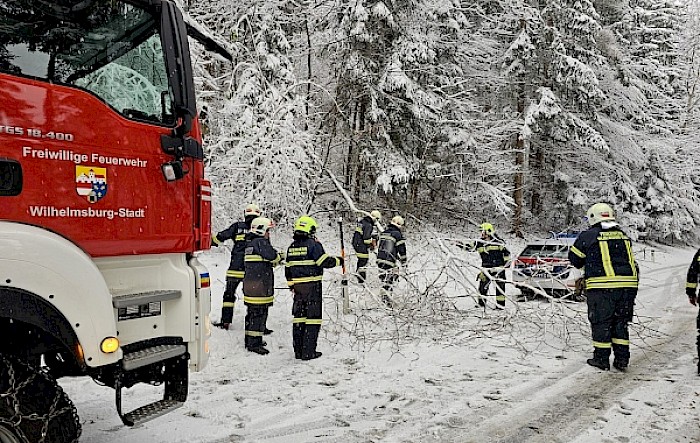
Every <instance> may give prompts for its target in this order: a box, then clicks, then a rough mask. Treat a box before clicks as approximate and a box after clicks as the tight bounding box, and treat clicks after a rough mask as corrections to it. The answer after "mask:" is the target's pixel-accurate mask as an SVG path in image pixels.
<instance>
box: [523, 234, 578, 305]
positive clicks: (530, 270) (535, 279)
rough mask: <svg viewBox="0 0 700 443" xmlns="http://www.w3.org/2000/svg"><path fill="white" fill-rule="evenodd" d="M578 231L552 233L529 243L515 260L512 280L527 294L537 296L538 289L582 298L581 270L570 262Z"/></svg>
mask: <svg viewBox="0 0 700 443" xmlns="http://www.w3.org/2000/svg"><path fill="white" fill-rule="evenodd" d="M577 236H578V233H559V234H552V236H551V237H550V238H547V239H544V240H538V241H534V242H532V243H530V244H528V245H527V246H526V247H525V249H523V251H522V252H521V253H520V254H519V255H518V256H517V258H516V259H515V260H514V264H513V283H515V285H516V286H517V287H518V288H520V291H521V293H522V295H523V296H524V297H526V298H534V296H535V290H541V291H544V292H545V293H547V294H549V295H551V296H553V297H565V298H568V299H571V300H576V301H582V300H583V298H582V296H581V295H580V294H579V293H577V292H576V281H577V280H578V279H579V278H580V277H581V276H582V275H583V274H582V272H581V271H580V270H578V269H576V268H574V267H573V266H571V264H570V263H569V259H568V256H569V249H571V246H572V245H573V244H574V241H576V237H577Z"/></svg>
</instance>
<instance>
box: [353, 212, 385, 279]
mask: <svg viewBox="0 0 700 443" xmlns="http://www.w3.org/2000/svg"><path fill="white" fill-rule="evenodd" d="M381 218H382V214H381V213H380V212H379V211H376V210H375V211H372V212H370V214H369V215H367V216H365V217H362V218H361V219H359V220H358V221H357V227H356V228H355V233H354V234H353V236H352V247H353V248H354V249H355V255H357V281H359V282H360V283H364V282H365V280H366V279H367V268H366V266H367V262H368V261H369V251H370V250H372V251H373V250H374V249H375V247H376V240H374V239H373V238H372V231H373V230H374V224H375V223H376V222H377V221H380V220H381Z"/></svg>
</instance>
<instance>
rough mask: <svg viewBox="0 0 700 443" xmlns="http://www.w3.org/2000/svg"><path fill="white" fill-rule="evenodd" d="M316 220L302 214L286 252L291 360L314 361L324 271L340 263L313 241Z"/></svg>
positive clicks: (340, 259)
mask: <svg viewBox="0 0 700 443" xmlns="http://www.w3.org/2000/svg"><path fill="white" fill-rule="evenodd" d="M317 227H318V224H317V223H316V220H314V219H313V218H312V217H309V216H308V215H303V216H301V217H299V218H298V219H297V221H296V222H295V223H294V234H293V242H292V244H291V245H290V246H289V248H288V249H287V255H286V263H285V269H284V273H285V276H286V278H287V284H288V285H289V288H290V289H291V290H292V292H293V293H294V303H293V304H292V317H293V320H292V344H293V346H294V357H295V358H297V359H301V360H313V359H315V358H318V357H320V356H321V355H322V353H321V352H318V351H317V350H316V344H317V342H318V333H319V332H320V330H321V321H322V320H321V319H322V317H323V316H322V314H323V270H324V269H326V268H334V267H336V266H341V265H342V264H343V259H342V258H341V257H333V256H330V255H328V254H326V251H325V250H324V249H323V245H321V242H319V241H318V240H316V229H317Z"/></svg>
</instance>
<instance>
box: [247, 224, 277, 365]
mask: <svg viewBox="0 0 700 443" xmlns="http://www.w3.org/2000/svg"><path fill="white" fill-rule="evenodd" d="M272 226H273V224H272V220H270V219H269V218H265V217H258V218H256V219H254V220H253V221H252V222H251V223H250V234H249V237H248V238H249V241H248V246H246V248H245V276H244V277H243V302H244V303H245V305H246V307H247V312H246V316H245V348H246V349H247V350H248V351H250V352H255V353H257V354H260V355H266V354H268V353H269V352H270V351H268V350H267V349H266V348H265V344H266V343H265V342H264V341H263V339H262V336H263V334H264V332H265V329H266V327H265V324H266V323H267V311H268V308H269V307H270V306H272V302H273V301H274V297H273V293H274V290H275V276H274V274H273V273H272V268H273V267H275V266H276V265H277V264H279V262H280V261H281V260H282V256H281V255H280V254H279V253H278V252H277V251H276V250H275V248H273V247H272V244H270V228H272Z"/></svg>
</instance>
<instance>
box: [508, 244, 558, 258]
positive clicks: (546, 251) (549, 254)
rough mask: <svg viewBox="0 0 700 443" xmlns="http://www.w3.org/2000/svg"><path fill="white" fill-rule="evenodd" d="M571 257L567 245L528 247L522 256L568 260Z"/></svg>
mask: <svg viewBox="0 0 700 443" xmlns="http://www.w3.org/2000/svg"><path fill="white" fill-rule="evenodd" d="M568 255H569V246H567V245H528V246H527V247H526V248H525V250H524V251H523V252H522V253H521V254H520V256H521V257H539V258H556V259H566V258H567V257H568Z"/></svg>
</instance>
